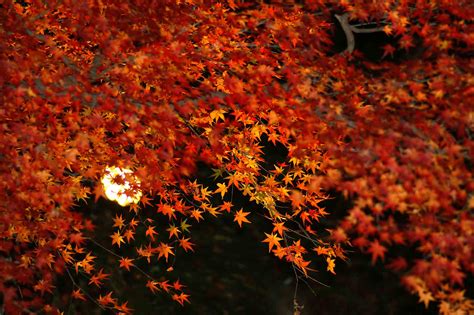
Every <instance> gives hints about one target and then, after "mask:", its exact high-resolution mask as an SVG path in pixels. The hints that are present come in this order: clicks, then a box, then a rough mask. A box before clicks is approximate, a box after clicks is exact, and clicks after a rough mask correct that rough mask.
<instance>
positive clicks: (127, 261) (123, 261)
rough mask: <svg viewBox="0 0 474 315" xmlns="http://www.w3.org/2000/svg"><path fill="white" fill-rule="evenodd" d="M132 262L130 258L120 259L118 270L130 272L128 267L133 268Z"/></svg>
mask: <svg viewBox="0 0 474 315" xmlns="http://www.w3.org/2000/svg"><path fill="white" fill-rule="evenodd" d="M132 261H133V259H130V258H121V259H120V268H124V269H127V271H130V267H133V266H135V265H134V264H133V263H132Z"/></svg>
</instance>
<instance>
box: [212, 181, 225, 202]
mask: <svg viewBox="0 0 474 315" xmlns="http://www.w3.org/2000/svg"><path fill="white" fill-rule="evenodd" d="M226 192H227V186H226V185H225V184H222V183H217V189H216V190H215V191H214V193H216V194H217V193H220V194H221V198H224V195H225V194H226Z"/></svg>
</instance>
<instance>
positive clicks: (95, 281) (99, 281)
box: [89, 269, 110, 287]
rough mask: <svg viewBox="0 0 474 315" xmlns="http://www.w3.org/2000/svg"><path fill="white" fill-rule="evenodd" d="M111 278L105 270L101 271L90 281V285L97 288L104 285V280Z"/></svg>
mask: <svg viewBox="0 0 474 315" xmlns="http://www.w3.org/2000/svg"><path fill="white" fill-rule="evenodd" d="M109 276H110V274H108V273H104V271H103V269H100V270H99V272H98V273H97V274H95V275H93V276H92V277H90V279H89V285H91V284H94V285H95V286H97V287H100V286H101V285H102V284H103V282H102V281H103V280H105V279H107V278H108V277H109Z"/></svg>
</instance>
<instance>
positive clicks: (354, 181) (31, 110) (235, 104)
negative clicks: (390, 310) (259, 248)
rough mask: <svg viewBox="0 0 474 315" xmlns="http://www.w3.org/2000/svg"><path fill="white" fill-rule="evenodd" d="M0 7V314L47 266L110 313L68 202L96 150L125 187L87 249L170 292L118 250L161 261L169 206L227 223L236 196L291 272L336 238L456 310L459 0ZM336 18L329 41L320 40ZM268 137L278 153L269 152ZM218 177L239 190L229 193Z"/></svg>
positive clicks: (96, 168)
mask: <svg viewBox="0 0 474 315" xmlns="http://www.w3.org/2000/svg"><path fill="white" fill-rule="evenodd" d="M0 5H1V10H0V15H1V18H0V23H1V24H0V25H1V32H0V56H1V58H0V73H1V74H2V75H1V76H0V85H1V87H2V95H1V97H2V99H1V103H2V106H1V107H0V132H1V134H2V140H1V141H0V159H1V162H2V163H1V166H0V167H1V173H0V196H1V199H2V203H1V204H0V255H1V256H0V291H1V292H2V293H3V308H4V310H5V311H6V312H7V313H11V314H15V313H20V312H21V311H25V310H29V311H31V312H35V311H39V310H43V311H46V312H55V307H54V306H52V305H51V304H50V301H51V296H50V293H51V292H52V290H53V288H54V283H55V279H57V277H59V276H61V277H67V278H69V279H70V280H71V281H72V282H73V285H74V287H75V288H74V290H73V291H72V292H71V294H70V296H71V298H74V299H78V300H85V299H92V300H94V301H95V303H96V304H97V307H101V308H110V309H114V310H115V311H117V312H122V313H128V312H130V311H131V310H130V309H131V308H133V306H130V305H128V304H127V302H126V301H119V300H118V299H116V298H115V296H114V292H113V291H112V290H111V289H110V288H107V279H108V278H109V276H110V275H109V271H107V266H106V265H104V266H102V265H100V264H99V263H97V261H98V258H97V255H98V253H96V252H94V251H93V250H91V249H90V245H91V243H92V242H94V238H93V235H94V232H93V231H94V227H93V225H92V224H91V221H90V220H89V219H88V218H87V214H86V213H85V212H82V211H81V207H77V205H79V204H81V200H85V199H87V198H89V197H93V198H95V199H96V200H97V199H98V198H100V197H104V196H105V193H104V189H103V187H102V185H101V178H103V177H104V175H107V169H108V167H112V166H113V167H118V168H121V169H127V170H132V171H130V172H129V171H127V172H126V173H124V175H123V176H115V175H114V181H115V183H116V184H117V185H120V184H124V183H125V182H128V183H129V185H128V187H129V188H128V189H127V190H126V191H125V194H126V195H127V196H135V195H136V194H137V192H138V191H139V192H140V194H142V195H141V199H140V203H138V204H136V203H131V204H130V205H128V206H127V207H125V208H124V209H128V210H129V211H124V212H122V213H117V214H116V216H115V219H114V220H113V222H110V225H111V226H113V229H114V232H113V233H112V234H111V235H110V243H109V244H107V245H106V246H107V250H108V251H109V254H110V255H111V256H112V257H113V258H114V260H115V264H116V265H117V266H118V267H119V268H121V269H123V270H126V271H129V272H143V273H145V274H146V275H147V276H148V277H149V279H148V282H146V283H143V286H146V287H147V288H148V289H149V290H150V291H151V292H153V293H155V292H165V293H169V294H170V296H171V297H172V299H173V300H175V301H177V302H178V303H180V304H183V303H185V302H188V300H189V296H188V293H189V292H183V285H182V284H181V283H180V282H179V281H175V280H169V279H166V275H164V274H160V275H159V276H154V275H151V274H150V273H147V272H146V270H145V271H144V270H143V269H142V268H139V267H138V263H139V262H140V263H141V262H147V263H150V265H151V264H157V260H158V263H159V264H161V265H162V266H164V270H165V269H166V268H168V269H169V268H172V259H173V256H175V255H176V253H177V251H178V250H182V251H185V252H191V251H193V250H194V243H193V242H192V233H191V229H190V224H191V222H193V224H195V223H194V222H199V221H201V220H208V219H211V218H213V217H218V216H220V215H223V214H225V213H232V215H233V216H234V221H235V224H238V225H239V226H241V227H242V228H245V226H246V225H247V224H251V221H252V217H253V216H257V215H258V214H260V215H262V216H264V217H266V218H267V219H268V220H270V221H271V223H272V225H273V230H269V231H262V241H263V242H265V243H267V244H268V250H269V251H270V252H271V253H272V254H274V255H275V256H276V257H279V258H280V259H284V260H287V261H288V262H290V263H291V264H293V267H294V268H295V270H296V271H297V273H298V276H299V277H311V274H312V271H313V270H315V269H318V270H327V271H328V272H331V273H336V272H337V267H336V265H337V262H338V260H344V259H345V258H346V256H347V253H345V251H344V249H347V248H349V247H350V246H353V247H357V248H359V249H361V250H362V251H364V252H366V253H368V254H369V255H370V256H371V259H372V262H373V263H378V262H379V261H383V262H386V263H387V266H388V267H389V268H391V269H393V270H394V271H395V272H397V273H398V274H399V275H400V277H401V280H402V282H403V284H404V285H405V286H406V287H407V289H408V290H410V291H411V292H413V293H414V294H417V295H418V296H419V299H420V302H422V303H424V304H425V305H429V303H430V302H431V301H436V302H437V303H438V305H439V311H440V313H442V314H452V313H455V312H458V313H459V314H464V313H466V312H469V311H470V312H472V311H474V303H473V301H472V300H470V299H468V298H466V297H465V296H464V291H463V287H464V282H465V279H466V277H467V276H468V275H472V274H473V273H474V252H473V245H474V176H473V156H474V139H473V137H474V107H473V105H472V104H473V103H474V99H473V96H474V88H473V83H474V77H473V75H472V73H473V70H474V69H473V63H472V59H471V58H470V55H471V54H472V51H473V45H474V36H473V32H472V28H473V27H472V16H474V15H473V14H474V10H473V6H472V2H471V1H467V0H466V1H431V0H417V1H415V0H407V1H392V0H386V1H371V2H367V1H352V2H351V3H349V2H348V1H343V0H324V1H323V0H320V1H274V2H273V1H270V2H269V3H267V2H258V1H249V2H243V1H237V0H235V1H232V0H229V1H223V2H221V1H197V0H196V1H193V0H188V1H179V0H175V1H171V0H160V1H100V0H98V1H92V0H91V1H70V0H65V1H44V2H43V1H33V0H32V1H25V2H15V1H9V0H7V1H3V2H2V3H1V4H0ZM336 17H337V18H336ZM338 27H341V28H342V29H343V30H344V31H345V32H346V33H345V36H346V39H347V45H348V46H347V47H345V48H344V49H345V50H346V51H341V52H339V51H337V52H335V51H334V46H333V43H332V39H333V34H334V32H335V29H336V28H338ZM347 31H348V32H349V33H347ZM373 32H381V33H382V34H385V35H386V37H387V41H386V43H385V44H384V45H383V47H381V50H382V52H383V53H381V56H380V58H376V60H374V58H372V59H370V58H367V56H364V55H363V54H362V53H361V52H360V51H359V50H358V46H357V37H355V46H354V48H355V49H353V48H350V47H351V45H352V44H354V43H351V40H354V37H352V35H353V33H354V34H357V33H373ZM351 34H352V35H351ZM346 48H347V49H346ZM348 48H350V49H348ZM344 49H343V50H344ZM269 146H273V147H275V148H278V150H280V151H281V152H284V153H283V154H282V155H284V160H281V161H276V162H275V161H272V160H271V157H269V156H268V155H266V154H265V153H264V148H265V147H269ZM199 163H204V164H207V165H210V166H211V167H212V168H213V169H214V180H215V182H214V183H213V184H212V185H208V184H207V183H200V182H199V181H197V180H196V171H197V169H198V166H199V165H200V164H199ZM331 190H334V191H340V192H342V193H344V194H345V196H346V197H348V198H350V200H351V201H352V204H353V206H352V207H351V209H350V210H349V212H348V213H347V216H346V217H345V219H344V220H342V221H341V222H340V224H339V226H338V227H336V228H334V229H331V230H330V231H329V232H330V233H324V231H320V229H319V228H318V227H319V226H318V221H319V219H320V218H321V217H323V216H325V215H326V214H327V212H331V209H324V208H323V207H321V206H320V202H321V201H323V200H325V199H326V198H327V192H329V191H331ZM238 191H239V192H240V193H241V194H242V195H243V196H245V197H246V198H248V199H249V201H250V202H253V204H254V205H255V206H254V207H253V208H251V209H243V208H239V207H237V206H235V205H234V203H235V201H234V199H233V195H234V193H237V192H238ZM150 209H153V211H149V210H150ZM163 222H166V224H165V225H164V228H163V227H162V226H163ZM99 245H100V244H99ZM101 246H103V245H101ZM124 247H126V248H129V249H133V250H131V251H128V252H124V251H121V250H123V248H124ZM399 248H405V249H406V250H405V251H400V250H398V251H397V250H395V249H399ZM407 251H408V252H410V255H403V254H400V253H404V252H407ZM124 253H127V256H123V255H124ZM262 254H265V253H262ZM77 274H82V275H85V276H86V278H87V279H88V282H85V283H83V281H82V282H81V281H79V280H78V278H77ZM336 276H337V275H336ZM335 290H337V288H335ZM189 291H190V292H192V288H189Z"/></svg>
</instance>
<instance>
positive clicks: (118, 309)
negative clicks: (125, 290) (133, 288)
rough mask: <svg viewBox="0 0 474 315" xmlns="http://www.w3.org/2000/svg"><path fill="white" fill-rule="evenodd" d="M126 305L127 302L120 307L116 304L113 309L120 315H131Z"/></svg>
mask: <svg viewBox="0 0 474 315" xmlns="http://www.w3.org/2000/svg"><path fill="white" fill-rule="evenodd" d="M127 304H128V301H127V302H124V303H122V304H121V305H118V304H117V305H116V306H115V309H116V310H117V311H120V312H121V314H131V313H132V311H133V310H132V309H131V308H129V307H128V305H127Z"/></svg>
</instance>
